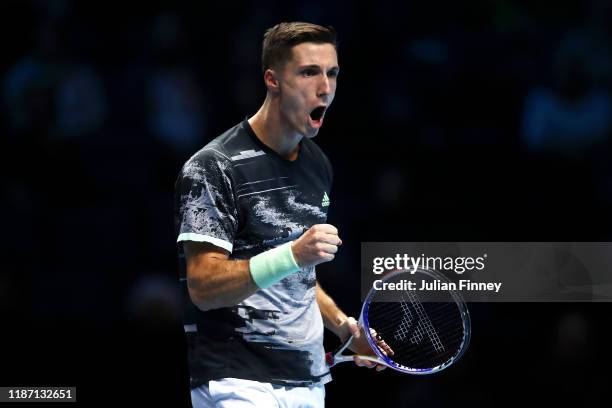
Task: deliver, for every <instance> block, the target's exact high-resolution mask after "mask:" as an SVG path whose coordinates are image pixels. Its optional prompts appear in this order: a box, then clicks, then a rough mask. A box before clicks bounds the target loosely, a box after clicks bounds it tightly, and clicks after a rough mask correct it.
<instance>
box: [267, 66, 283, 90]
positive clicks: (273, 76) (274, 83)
mask: <svg viewBox="0 0 612 408" xmlns="http://www.w3.org/2000/svg"><path fill="white" fill-rule="evenodd" d="M264 82H265V84H266V88H268V92H270V93H273V94H274V93H278V92H279V91H280V82H279V80H278V74H277V73H276V71H274V70H272V69H266V71H265V72H264Z"/></svg>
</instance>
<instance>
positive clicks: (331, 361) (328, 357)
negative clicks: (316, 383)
mask: <svg viewBox="0 0 612 408" xmlns="http://www.w3.org/2000/svg"><path fill="white" fill-rule="evenodd" d="M325 362H326V363H327V365H328V366H330V367H333V366H334V356H333V355H332V353H331V352H327V353H325Z"/></svg>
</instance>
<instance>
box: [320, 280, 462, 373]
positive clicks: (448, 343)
mask: <svg viewBox="0 0 612 408" xmlns="http://www.w3.org/2000/svg"><path fill="white" fill-rule="evenodd" d="M408 281H410V282H414V284H413V288H414V289H413V290H408V289H402V290H390V289H388V288H391V287H394V286H395V287H396V288H397V287H403V286H405V283H406V282H408ZM402 283H404V285H403V286H401V285H402ZM449 283H451V282H450V280H449V279H447V278H446V277H445V276H444V275H442V274H441V273H439V272H436V271H434V270H431V269H417V270H416V271H413V270H410V271H408V270H397V271H393V272H390V273H388V274H387V275H385V276H384V277H382V278H381V279H380V281H378V282H377V283H376V284H375V286H374V287H372V289H370V292H369V293H368V296H367V297H366V300H365V302H364V303H363V307H362V309H361V314H360V317H359V326H360V327H362V328H363V333H364V334H365V336H366V338H367V340H368V343H369V344H370V347H371V348H372V350H373V351H374V353H375V354H376V355H375V356H365V355H359V356H358V357H360V358H362V359H364V360H369V361H373V362H375V363H378V364H382V365H385V366H387V367H389V368H392V369H394V370H397V371H400V372H402V373H406V374H415V375H425V374H433V373H437V372H439V371H442V370H444V369H445V368H447V367H449V366H450V365H452V364H453V363H455V362H456V361H457V360H458V359H459V358H460V357H461V356H462V355H463V353H464V352H465V350H466V348H467V347H468V344H469V341H470V331H471V329H470V327H471V324H470V315H469V313H468V309H467V306H466V304H465V302H464V301H463V299H462V298H461V296H460V294H459V293H458V292H456V291H455V290H452V289H448V288H446V286H450V287H452V285H448V284H449ZM383 284H387V285H383ZM389 284H392V285H389ZM375 287H376V288H387V289H386V290H384V289H383V290H376V289H375ZM422 287H425V289H423V290H421V288H422ZM428 288H429V289H428ZM370 329H374V333H373V332H372V331H371V330H370ZM380 340H384V341H385V342H386V344H387V345H388V346H389V347H391V349H392V350H393V353H392V355H391V353H389V354H390V355H386V353H385V352H383V350H382V349H381V348H380V347H379V346H378V344H377V343H378V341H380ZM352 341H353V337H352V336H351V337H350V338H349V339H348V340H347V341H346V342H345V343H344V344H342V345H341V346H340V347H339V348H338V349H336V351H334V352H333V353H327V354H326V355H325V358H326V361H327V364H328V365H329V366H330V367H333V366H334V365H336V364H338V363H342V362H345V361H353V357H354V356H355V355H344V354H342V353H343V352H344V350H346V348H348V347H349V346H350V345H351V342H352Z"/></svg>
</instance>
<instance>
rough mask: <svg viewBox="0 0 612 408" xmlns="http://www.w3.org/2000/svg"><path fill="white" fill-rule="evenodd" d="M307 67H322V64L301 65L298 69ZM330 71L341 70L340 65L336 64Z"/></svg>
mask: <svg viewBox="0 0 612 408" xmlns="http://www.w3.org/2000/svg"><path fill="white" fill-rule="evenodd" d="M306 68H311V69H313V68H314V69H321V66H320V65H317V64H308V65H300V66H299V67H298V69H306ZM328 71H340V67H339V66H337V65H335V66H333V67H331V68H330V69H329V70H328Z"/></svg>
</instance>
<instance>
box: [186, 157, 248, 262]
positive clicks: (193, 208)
mask: <svg viewBox="0 0 612 408" xmlns="http://www.w3.org/2000/svg"><path fill="white" fill-rule="evenodd" d="M176 208H177V214H176V223H177V230H178V238H177V242H182V241H196V242H208V243H211V244H213V245H215V246H218V247H220V248H223V249H225V250H227V251H229V252H232V250H233V247H234V244H233V242H234V237H235V235H236V231H237V228H238V221H237V220H238V209H237V206H236V200H235V196H234V192H233V188H232V177H231V162H230V161H229V160H228V159H227V158H226V157H224V156H223V155H222V154H220V153H218V152H214V151H212V150H208V149H204V150H202V151H200V152H199V153H198V154H197V155H195V156H193V157H192V158H191V159H189V160H188V161H187V162H186V163H185V165H184V166H183V169H182V170H181V172H180V174H179V177H178V179H177V181H176Z"/></svg>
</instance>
